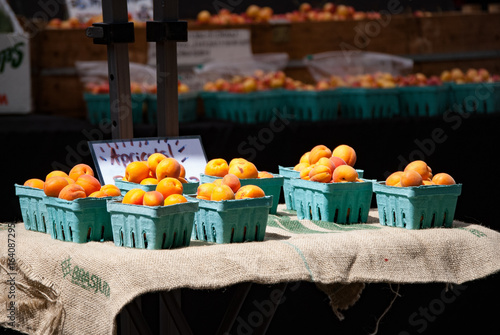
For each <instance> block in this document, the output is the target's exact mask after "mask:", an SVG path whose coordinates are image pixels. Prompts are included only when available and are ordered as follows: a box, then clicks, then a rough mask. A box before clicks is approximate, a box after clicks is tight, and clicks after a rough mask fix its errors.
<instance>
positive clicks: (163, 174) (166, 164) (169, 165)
mask: <svg viewBox="0 0 500 335" xmlns="http://www.w3.org/2000/svg"><path fill="white" fill-rule="evenodd" d="M180 174H181V164H180V163H179V162H178V161H177V160H176V159H175V158H171V157H167V158H165V159H164V160H162V161H161V162H160V163H158V165H157V166H156V179H158V180H162V179H163V178H179V176H180Z"/></svg>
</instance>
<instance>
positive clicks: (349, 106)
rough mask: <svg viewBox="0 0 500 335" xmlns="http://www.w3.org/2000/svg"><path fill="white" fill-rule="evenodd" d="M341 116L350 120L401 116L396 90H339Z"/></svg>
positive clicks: (345, 88)
mask: <svg viewBox="0 0 500 335" xmlns="http://www.w3.org/2000/svg"><path fill="white" fill-rule="evenodd" d="M337 90H339V93H340V94H341V100H340V115H341V117H342V118H348V119H380V118H391V117H393V116H395V115H398V114H399V97H398V90H397V89H396V88H358V87H355V88H350V87H349V88H347V87H342V88H338V89H337Z"/></svg>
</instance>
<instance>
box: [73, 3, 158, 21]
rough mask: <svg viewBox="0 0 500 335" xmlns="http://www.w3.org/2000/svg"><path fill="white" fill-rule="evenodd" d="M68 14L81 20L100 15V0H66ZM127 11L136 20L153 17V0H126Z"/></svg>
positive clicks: (145, 19)
mask: <svg viewBox="0 0 500 335" xmlns="http://www.w3.org/2000/svg"><path fill="white" fill-rule="evenodd" d="M66 6H67V8H68V14H69V16H70V17H76V18H78V19H79V20H81V21H82V22H85V21H87V20H88V19H90V18H91V17H95V16H99V15H102V1H101V0H66ZM127 10H128V13H129V14H130V15H131V16H132V18H134V19H135V20H138V21H147V20H151V19H152V18H153V0H127Z"/></svg>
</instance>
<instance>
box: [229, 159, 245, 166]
mask: <svg viewBox="0 0 500 335" xmlns="http://www.w3.org/2000/svg"><path fill="white" fill-rule="evenodd" d="M246 162H248V160H246V159H245V158H233V159H231V160H230V161H229V167H231V166H233V165H238V164H245V163H246Z"/></svg>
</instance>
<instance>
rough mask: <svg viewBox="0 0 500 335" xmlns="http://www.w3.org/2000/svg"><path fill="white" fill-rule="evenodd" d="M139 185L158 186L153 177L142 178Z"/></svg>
mask: <svg viewBox="0 0 500 335" xmlns="http://www.w3.org/2000/svg"><path fill="white" fill-rule="evenodd" d="M139 184H140V185H158V179H156V178H153V177H148V178H144V179H143V180H141V182H140V183H139Z"/></svg>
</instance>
